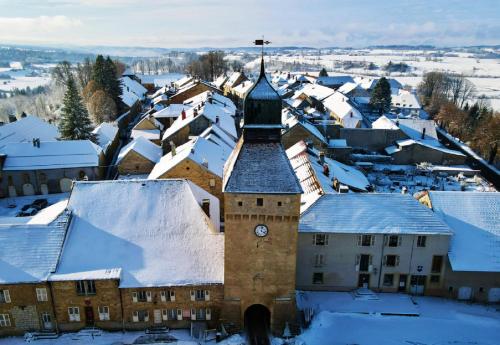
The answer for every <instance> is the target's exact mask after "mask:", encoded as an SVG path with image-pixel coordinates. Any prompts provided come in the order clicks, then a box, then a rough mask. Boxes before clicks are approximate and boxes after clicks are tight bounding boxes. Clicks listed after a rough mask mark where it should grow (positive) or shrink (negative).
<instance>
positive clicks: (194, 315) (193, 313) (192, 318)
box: [191, 308, 196, 320]
mask: <svg viewBox="0 0 500 345" xmlns="http://www.w3.org/2000/svg"><path fill="white" fill-rule="evenodd" d="M191 320H196V309H194V308H191Z"/></svg>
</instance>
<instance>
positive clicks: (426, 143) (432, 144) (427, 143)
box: [385, 139, 465, 157]
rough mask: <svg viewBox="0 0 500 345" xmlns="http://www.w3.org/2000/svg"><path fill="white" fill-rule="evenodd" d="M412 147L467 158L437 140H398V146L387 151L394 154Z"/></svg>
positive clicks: (387, 148) (386, 149) (390, 147)
mask: <svg viewBox="0 0 500 345" xmlns="http://www.w3.org/2000/svg"><path fill="white" fill-rule="evenodd" d="M411 145H420V146H423V147H427V148H429V149H432V150H437V151H441V152H444V153H447V154H450V155H456V156H463V157H465V155H464V154H463V153H462V152H460V151H456V150H451V149H448V148H446V147H444V146H442V145H441V144H440V143H439V142H438V141H435V140H413V139H403V140H397V141H396V145H392V146H389V147H386V148H385V151H386V152H387V153H388V154H393V153H395V152H398V151H400V150H401V147H404V146H411Z"/></svg>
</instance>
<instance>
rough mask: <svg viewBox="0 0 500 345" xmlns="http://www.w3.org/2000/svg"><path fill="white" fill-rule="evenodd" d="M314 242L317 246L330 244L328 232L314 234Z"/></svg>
mask: <svg viewBox="0 0 500 345" xmlns="http://www.w3.org/2000/svg"><path fill="white" fill-rule="evenodd" d="M313 244H314V245H316V246H326V245H328V235H327V234H314V235H313Z"/></svg>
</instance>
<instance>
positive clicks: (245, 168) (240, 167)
mask: <svg viewBox="0 0 500 345" xmlns="http://www.w3.org/2000/svg"><path fill="white" fill-rule="evenodd" d="M224 191H225V192H228V193H263V194H274V193H276V194H301V193H302V188H301V187H300V183H299V181H298V180H297V177H296V176H295V173H294V172H293V169H292V166H291V165H290V161H289V160H288V157H287V156H286V152H285V150H284V149H283V146H282V145H281V143H275V142H271V143H244V142H243V140H242V139H240V141H239V142H238V144H237V146H236V148H235V149H234V151H233V152H232V154H231V156H230V158H229V159H228V162H227V163H226V166H225V170H224Z"/></svg>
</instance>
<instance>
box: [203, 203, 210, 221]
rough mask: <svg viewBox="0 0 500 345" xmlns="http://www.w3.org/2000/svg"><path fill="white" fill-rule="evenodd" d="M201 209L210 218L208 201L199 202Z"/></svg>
mask: <svg viewBox="0 0 500 345" xmlns="http://www.w3.org/2000/svg"><path fill="white" fill-rule="evenodd" d="M201 209H202V210H203V212H205V214H206V215H207V216H208V218H210V199H203V201H202V202H201Z"/></svg>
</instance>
